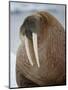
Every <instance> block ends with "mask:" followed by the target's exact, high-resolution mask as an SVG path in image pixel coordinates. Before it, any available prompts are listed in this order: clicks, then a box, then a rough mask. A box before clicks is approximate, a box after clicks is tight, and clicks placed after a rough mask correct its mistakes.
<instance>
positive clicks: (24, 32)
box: [20, 14, 47, 67]
mask: <svg viewBox="0 0 68 90" xmlns="http://www.w3.org/2000/svg"><path fill="white" fill-rule="evenodd" d="M46 25H47V19H46V18H45V19H44V18H42V16H41V15H40V14H39V15H38V14H36V15H32V16H28V17H27V18H26V19H25V20H24V23H23V25H22V26H21V28H20V36H21V39H22V36H24V38H25V48H26V53H27V56H28V59H29V62H30V64H31V65H32V66H33V61H32V59H33V55H34V56H35V60H36V62H37V65H38V67H40V61H39V56H38V33H39V32H41V30H44V27H45V26H46ZM31 49H33V50H31ZM31 51H32V52H31Z"/></svg>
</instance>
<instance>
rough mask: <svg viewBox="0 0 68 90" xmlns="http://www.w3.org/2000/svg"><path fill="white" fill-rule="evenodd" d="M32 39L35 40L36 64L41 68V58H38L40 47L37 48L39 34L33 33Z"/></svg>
mask: <svg viewBox="0 0 68 90" xmlns="http://www.w3.org/2000/svg"><path fill="white" fill-rule="evenodd" d="M32 38H33V47H34V53H35V57H36V62H37V65H38V67H40V62H39V56H38V46H37V34H36V33H32Z"/></svg>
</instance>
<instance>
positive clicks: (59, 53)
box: [16, 12, 66, 87]
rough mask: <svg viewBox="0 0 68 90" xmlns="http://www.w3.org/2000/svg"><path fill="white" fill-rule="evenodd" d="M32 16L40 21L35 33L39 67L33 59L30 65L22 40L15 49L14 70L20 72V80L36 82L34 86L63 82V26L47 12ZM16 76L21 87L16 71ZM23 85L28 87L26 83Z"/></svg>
mask: <svg viewBox="0 0 68 90" xmlns="http://www.w3.org/2000/svg"><path fill="white" fill-rule="evenodd" d="M34 16H39V17H40V21H41V26H40V28H41V30H40V31H39V32H38V33H37V35H38V54H39V61H40V68H38V67H37V64H36V61H35V60H34V61H33V62H34V65H33V66H31V65H30V63H29V61H28V57H27V55H26V51H25V45H24V41H23V45H22V43H21V45H20V46H19V48H18V51H17V57H16V70H19V72H20V73H21V75H22V80H25V82H26V81H27V82H30V81H32V83H33V82H34V83H33V84H36V85H34V86H46V85H61V84H65V82H66V80H65V31H64V28H63V27H62V25H61V24H60V23H59V21H58V20H57V19H56V18H55V17H54V16H52V15H51V14H49V13H48V12H38V13H36V14H35V15H34ZM16 72H17V71H16ZM16 77H17V78H16V80H17V84H18V86H19V87H23V85H24V84H22V85H21V84H19V83H21V82H22V80H21V79H20V76H19V77H18V73H16ZM25 78H26V79H25ZM27 82H26V83H27ZM31 86H32V85H31V84H30V87H31ZM25 87H28V83H27V84H26V85H25Z"/></svg>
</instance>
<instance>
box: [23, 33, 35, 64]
mask: <svg viewBox="0 0 68 90" xmlns="http://www.w3.org/2000/svg"><path fill="white" fill-rule="evenodd" d="M24 37H25V48H26V53H27V56H28V60H29V62H30V64H31V65H32V66H33V62H32V58H31V55H30V48H29V40H28V38H27V37H26V35H25V36H24Z"/></svg>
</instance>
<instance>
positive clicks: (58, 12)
mask: <svg viewBox="0 0 68 90" xmlns="http://www.w3.org/2000/svg"><path fill="white" fill-rule="evenodd" d="M38 11H47V12H49V13H51V14H52V15H54V16H55V17H56V18H57V19H58V20H59V22H60V23H61V24H62V26H63V27H64V29H65V5H55V4H41V3H23V2H22V3H21V2H10V87H11V88H14V87H17V84H16V71H15V68H16V67H15V65H16V53H17V49H18V47H19V45H20V43H21V42H20V39H19V31H20V26H21V25H22V24H23V21H24V19H25V18H26V17H27V16H29V15H31V14H33V13H35V12H38Z"/></svg>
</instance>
